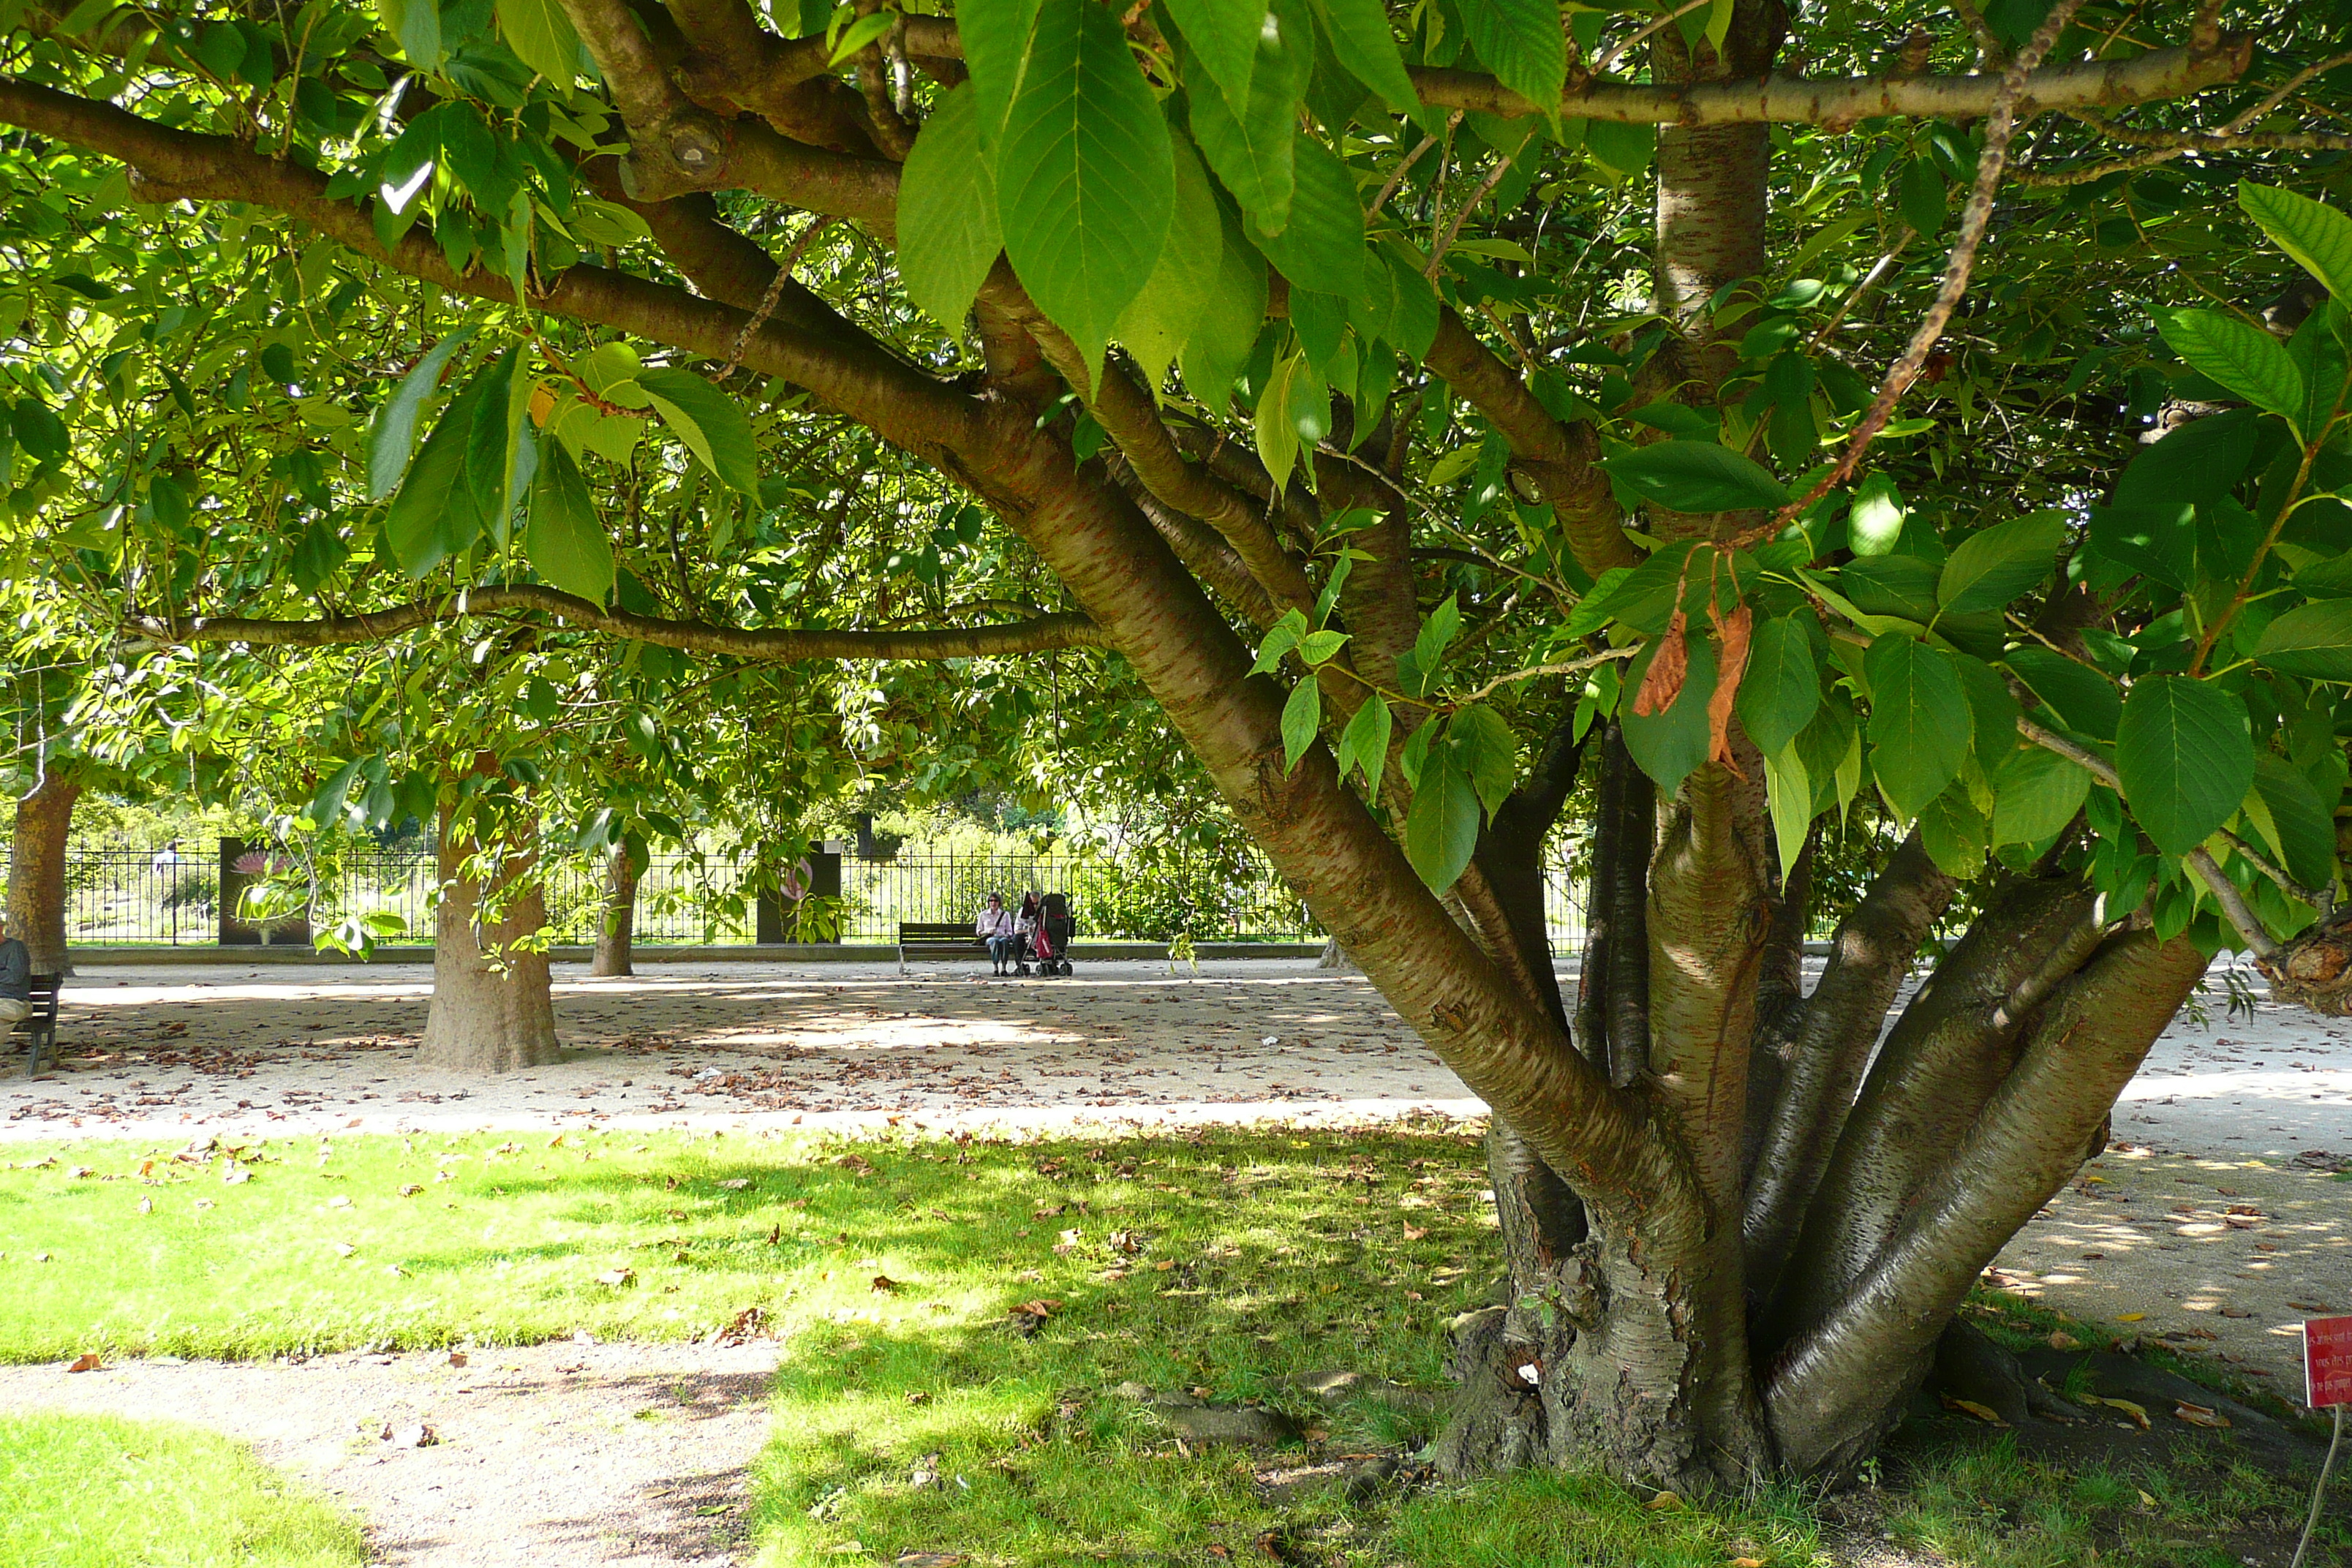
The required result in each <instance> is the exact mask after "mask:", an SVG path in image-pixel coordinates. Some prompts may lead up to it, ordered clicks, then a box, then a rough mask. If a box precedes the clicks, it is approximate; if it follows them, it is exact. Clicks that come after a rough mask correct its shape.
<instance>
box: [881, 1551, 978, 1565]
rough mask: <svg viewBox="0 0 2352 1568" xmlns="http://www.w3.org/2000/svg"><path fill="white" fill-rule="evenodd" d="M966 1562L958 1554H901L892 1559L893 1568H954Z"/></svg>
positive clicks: (960, 1554) (959, 1553)
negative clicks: (957, 1564)
mask: <svg viewBox="0 0 2352 1568" xmlns="http://www.w3.org/2000/svg"><path fill="white" fill-rule="evenodd" d="M964 1561H966V1559H965V1558H964V1556H963V1555H962V1553H961V1552H900V1553H898V1556H897V1557H896V1558H894V1559H892V1568H954V1565H955V1564H956V1563H961V1562H964Z"/></svg>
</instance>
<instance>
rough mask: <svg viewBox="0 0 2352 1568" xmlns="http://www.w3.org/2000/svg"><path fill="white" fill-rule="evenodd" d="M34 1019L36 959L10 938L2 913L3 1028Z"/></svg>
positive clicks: (0, 995) (0, 1000)
mask: <svg viewBox="0 0 2352 1568" xmlns="http://www.w3.org/2000/svg"><path fill="white" fill-rule="evenodd" d="M31 1016H33V955H32V953H31V952H28V951H26V947H25V944H24V943H23V942H18V941H17V940H16V938H15V937H13V936H10V935H9V934H8V917H7V915H6V914H5V913H0V1025H5V1024H18V1023H22V1022H23V1021H24V1020H26V1018H29V1017H31Z"/></svg>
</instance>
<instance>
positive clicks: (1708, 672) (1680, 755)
mask: <svg viewBox="0 0 2352 1568" xmlns="http://www.w3.org/2000/svg"><path fill="white" fill-rule="evenodd" d="M1687 646H1688V647H1689V650H1690V671H1689V674H1688V675H1686V676H1685V678H1684V680H1683V689H1682V694H1681V695H1680V696H1678V697H1676V698H1675V700H1674V702H1673V704H1672V706H1670V707H1668V708H1667V710H1665V711H1664V712H1663V713H1657V714H1653V715H1652V716H1650V717H1649V718H1646V719H1644V718H1643V717H1642V716H1641V715H1639V714H1637V713H1635V712H1634V711H1633V701H1632V700H1631V699H1630V697H1629V698H1628V699H1627V700H1626V701H1625V703H1624V704H1623V708H1622V721H1623V723H1624V727H1625V750H1626V752H1627V753H1628V754H1630V755H1631V756H1632V757H1633V764H1634V766H1636V767H1638V768H1640V769H1641V770H1642V771H1643V773H1647V774H1649V775H1650V777H1651V778H1652V779H1653V780H1654V781H1656V784H1657V786H1658V789H1659V791H1660V793H1661V794H1663V795H1668V796H1671V795H1673V794H1674V793H1675V791H1676V790H1678V789H1680V788H1682V786H1683V780H1685V778H1688V777H1689V776H1690V773H1691V770H1692V769H1693V768H1696V767H1697V766H1698V765H1699V764H1700V763H1703V762H1705V761H1706V757H1707V750H1708V734H1707V723H1706V704H1707V700H1708V699H1709V698H1711V697H1713V696H1714V695H1715V644H1714V642H1713V640H1711V639H1710V638H1707V637H1692V638H1691V639H1690V640H1689V643H1688V645H1687ZM1657 647H1658V645H1657V644H1656V643H1655V642H1652V643H1651V644H1650V646H1649V647H1646V648H1644V649H1643V651H1642V653H1641V655H1640V657H1639V658H1635V659H1634V661H1633V668H1630V669H1628V670H1627V671H1626V672H1625V689H1626V690H1627V691H1628V692H1629V693H1630V692H1633V691H1638V690H1640V689H1641V686H1642V679H1643V676H1645V675H1647V674H1648V673H1649V668H1650V660H1651V658H1653V657H1654V655H1655V654H1656V652H1657Z"/></svg>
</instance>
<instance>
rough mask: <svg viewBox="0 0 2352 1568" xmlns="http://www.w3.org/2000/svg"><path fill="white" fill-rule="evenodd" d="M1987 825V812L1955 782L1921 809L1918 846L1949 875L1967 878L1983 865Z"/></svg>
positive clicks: (1963, 879)
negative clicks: (1980, 809) (1981, 809)
mask: <svg viewBox="0 0 2352 1568" xmlns="http://www.w3.org/2000/svg"><path fill="white" fill-rule="evenodd" d="M1987 826H1988V825H1987V824H1986V822H1985V818H1984V814H1983V813H1982V812H1980V811H1979V810H1978V809H1977V807H1976V803H1975V802H1974V801H1972V800H1970V799H1969V792H1968V791H1967V790H1965V789H1963V788H1961V787H1960V786H1959V785H1958V784H1954V785H1952V786H1951V787H1950V788H1948V789H1947V790H1945V791H1944V793H1943V794H1941V795H1937V797H1936V798H1935V799H1933V800H1931V801H1929V802H1928V803H1927V805H1926V806H1925V807H1924V808H1922V810H1921V811H1920V813H1919V847H1921V848H1922V849H1925V850H1926V851H1927V858H1928V859H1930V860H1932V861H1934V862H1935V863H1936V868H1937V870H1939V871H1941V872H1943V873H1944V875H1946V876H1947V877H1954V878H1958V879H1960V880H1961V881H1967V880H1969V879H1971V878H1973V877H1974V876H1976V874H1977V873H1978V872H1979V871H1981V870H1983V869H1984V858H1985V850H1986V849H1987V848H1989V847H1990V845H1989V844H1988V843H1987V842H1986V840H1987V837H1988V833H1987Z"/></svg>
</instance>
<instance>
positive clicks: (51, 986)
mask: <svg viewBox="0 0 2352 1568" xmlns="http://www.w3.org/2000/svg"><path fill="white" fill-rule="evenodd" d="M65 978H66V977H65V976H64V975H62V974H36V975H34V976H33V977H32V982H33V984H32V990H31V992H30V993H29V994H27V995H26V1001H28V1002H30V1003H31V1004H32V1005H33V1016H32V1017H30V1018H27V1019H26V1020H25V1021H26V1023H28V1024H29V1023H33V1022H36V1021H37V1022H40V1023H44V1024H54V1023H56V1022H57V1021H58V991H59V990H60V989H61V988H62V987H63V986H64V984H65Z"/></svg>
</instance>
